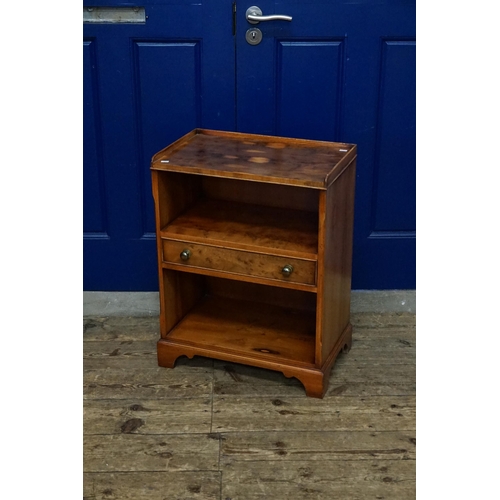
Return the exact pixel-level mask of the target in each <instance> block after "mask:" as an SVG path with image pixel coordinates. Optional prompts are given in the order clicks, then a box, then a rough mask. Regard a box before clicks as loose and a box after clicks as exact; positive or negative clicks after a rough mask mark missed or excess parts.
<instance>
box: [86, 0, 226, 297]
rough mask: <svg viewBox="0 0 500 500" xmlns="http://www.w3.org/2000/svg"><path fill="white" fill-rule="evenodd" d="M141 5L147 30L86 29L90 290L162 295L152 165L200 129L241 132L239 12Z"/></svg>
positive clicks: (217, 3) (217, 6) (219, 0)
mask: <svg viewBox="0 0 500 500" xmlns="http://www.w3.org/2000/svg"><path fill="white" fill-rule="evenodd" d="M87 5H88V6H89V7H96V6H126V5H127V3H126V2H123V1H121V2H120V1H116V0H115V1H110V0H107V1H104V2H103V1H102V0H101V1H96V0H89V1H87V0H86V1H85V2H84V8H85V6H87ZM128 5H130V4H128ZM132 5H137V4H136V3H134V4H132ZM140 5H141V6H143V7H145V12H146V15H147V19H146V22H145V23H144V24H84V42H83V53H84V59H83V61H84V96H83V97H84V186H83V187H84V213H83V215H84V248H83V251H84V262H83V265H84V289H85V290H135V291H137V290H157V289H158V280H157V260H156V245H155V233H154V231H155V226H154V211H153V199H152V196H151V180H150V177H151V174H150V171H149V164H150V161H151V157H152V156H153V154H154V153H155V152H157V151H158V150H160V149H162V148H163V147H165V146H166V145H167V144H169V143H170V142H173V141H174V140H176V139H177V138H179V137H180V136H182V135H183V134H185V133H186V132H188V131H190V130H192V129H193V128H195V127H205V128H214V129H223V130H224V129H227V130H234V128H235V98H234V88H235V86H234V81H235V68H234V42H233V40H234V37H233V30H232V9H231V3H228V2H227V0H210V1H197V2H192V1H191V0H146V1H143V2H141V3H140Z"/></svg>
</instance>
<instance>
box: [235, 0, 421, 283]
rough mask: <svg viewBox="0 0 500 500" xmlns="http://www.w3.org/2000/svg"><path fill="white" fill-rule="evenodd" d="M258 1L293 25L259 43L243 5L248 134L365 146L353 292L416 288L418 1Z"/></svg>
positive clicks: (241, 107)
mask: <svg viewBox="0 0 500 500" xmlns="http://www.w3.org/2000/svg"><path fill="white" fill-rule="evenodd" d="M252 5H255V4H252ZM256 5H257V6H258V7H259V8H260V9H261V10H262V12H263V14H264V15H267V14H284V15H289V16H291V17H292V21H291V22H287V21H270V22H260V23H259V24H258V25H257V27H258V28H259V29H260V30H261V31H262V34H263V39H262V42H261V43H260V44H259V45H255V46H252V45H249V44H248V43H246V41H245V37H244V31H245V30H246V29H248V28H250V27H252V25H251V24H249V23H248V22H247V21H246V19H245V13H246V10H247V8H248V7H250V2H249V1H246V2H243V1H242V0H238V36H237V41H236V53H237V102H238V115H237V127H238V130H239V131H245V132H255V133H262V134H273V135H282V136H289V137H303V138H307V139H319V140H328V141H342V142H351V143H355V144H357V145H358V162H357V179H356V200H355V228H354V250H353V252H354V255H353V280H352V285H353V288H357V289H361V288H364V289H395V288H414V287H415V76H416V75H415V2H414V1H413V0H391V1H389V0H381V1H374V0H356V1H353V0H331V1H326V0H308V1H303V0H257V3H256ZM240 27H243V29H241V30H240Z"/></svg>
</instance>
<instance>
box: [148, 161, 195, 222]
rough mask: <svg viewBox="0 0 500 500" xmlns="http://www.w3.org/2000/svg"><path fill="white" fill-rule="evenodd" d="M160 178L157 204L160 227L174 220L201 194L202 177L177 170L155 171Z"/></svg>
mask: <svg viewBox="0 0 500 500" xmlns="http://www.w3.org/2000/svg"><path fill="white" fill-rule="evenodd" d="M155 174H156V176H157V178H158V182H157V184H158V198H157V200H158V201H157V203H156V205H157V206H158V208H159V210H158V211H157V223H158V221H159V226H160V228H162V227H164V226H165V225H166V224H169V223H170V222H172V221H173V220H174V219H175V218H177V217H178V216H179V215H180V214H181V213H183V212H184V211H185V210H187V209H188V208H189V207H191V206H192V205H193V204H194V203H195V201H196V200H197V199H198V198H199V197H200V196H201V178H200V177H199V176H196V175H187V174H178V173H176V172H155V171H153V176H154V175H155Z"/></svg>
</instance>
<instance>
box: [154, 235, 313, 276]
mask: <svg viewBox="0 0 500 500" xmlns="http://www.w3.org/2000/svg"><path fill="white" fill-rule="evenodd" d="M162 247H163V261H164V262H167V263H172V264H180V265H183V266H187V267H194V268H200V269H210V270H214V271H220V272H225V273H235V274H240V275H246V276H255V277H259V278H268V279H274V280H280V281H288V282H292V283H302V284H305V285H315V284H316V261H313V260H303V259H296V258H289V257H277V256H275V255H266V254H261V253H254V252H244V251H241V250H230V249H227V248H221V247H216V246H209V245H199V244H196V243H185V242H183V241H174V240H167V239H162ZM181 254H182V255H181Z"/></svg>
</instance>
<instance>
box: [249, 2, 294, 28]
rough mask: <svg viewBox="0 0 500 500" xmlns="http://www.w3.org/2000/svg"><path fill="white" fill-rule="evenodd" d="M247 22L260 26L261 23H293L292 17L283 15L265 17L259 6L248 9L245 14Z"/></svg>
mask: <svg viewBox="0 0 500 500" xmlns="http://www.w3.org/2000/svg"><path fill="white" fill-rule="evenodd" d="M245 17H246V18H247V21H248V22H249V23H250V24H259V23H260V22H261V21H291V20H292V17H291V16H285V15H283V14H271V15H270V16H263V15H262V11H261V10H260V9H259V7H257V6H255V5H254V6H253V7H248V9H247V12H246V14H245Z"/></svg>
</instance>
